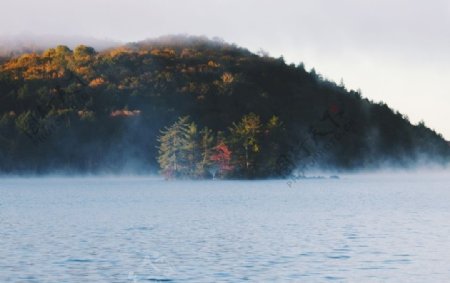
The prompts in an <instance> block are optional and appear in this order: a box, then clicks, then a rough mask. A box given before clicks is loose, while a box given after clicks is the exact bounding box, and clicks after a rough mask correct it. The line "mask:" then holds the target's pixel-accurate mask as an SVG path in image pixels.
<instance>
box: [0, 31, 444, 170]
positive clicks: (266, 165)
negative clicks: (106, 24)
mask: <svg viewBox="0 0 450 283" xmlns="http://www.w3.org/2000/svg"><path fill="white" fill-rule="evenodd" d="M449 160H450V147H449V144H448V143H447V141H445V139H443V137H442V136H441V135H439V134H438V133H436V132H435V131H433V130H431V129H429V128H427V127H426V126H425V125H424V124H423V123H420V124H418V125H412V124H411V123H410V122H409V121H408V119H407V117H406V116H404V115H402V114H400V113H398V112H396V111H394V110H392V109H390V108H389V107H388V106H387V105H386V104H384V103H374V102H371V101H370V100H368V99H366V98H363V97H362V95H361V92H360V91H354V90H348V89H346V87H345V86H344V85H343V84H339V85H338V84H336V83H334V82H330V81H328V80H326V79H324V78H322V77H321V76H320V75H319V74H318V73H317V72H316V71H315V70H311V71H310V72H308V71H306V70H305V68H304V66H303V64H299V65H293V64H291V65H288V64H286V63H285V62H284V60H283V59H282V58H271V57H268V56H259V55H256V54H252V53H251V52H249V51H248V50H246V49H243V48H239V47H237V46H235V45H231V44H227V43H225V42H222V41H219V40H209V39H206V38H203V37H164V38H160V39H157V40H148V41H143V42H138V43H132V44H128V45H124V46H121V47H118V48H113V49H109V50H106V51H102V52H98V51H96V50H95V49H93V48H91V47H88V46H83V45H82V46H78V47H76V48H74V49H73V50H72V49H70V48H68V47H66V46H57V47H55V48H50V49H47V50H45V51H44V52H42V53H29V54H24V55H21V56H19V57H15V58H12V59H8V60H7V61H6V62H4V63H3V64H2V65H1V66H0V171H1V172H2V173H48V172H54V171H58V170H59V171H70V172H77V173H86V172H89V173H96V172H133V173H148V172H154V173H156V172H161V173H163V174H164V175H166V176H168V177H170V176H174V177H183V178H184V177H185V178H210V177H212V176H213V175H214V176H216V177H223V178H226V177H230V178H263V177H279V176H287V175H289V174H291V173H292V172H294V171H295V170H297V171H300V172H303V170H306V169H308V168H312V167H320V168H337V169H340V170H351V169H357V168H377V167H379V166H383V165H386V164H389V165H393V166H400V167H404V166H410V165H412V164H415V163H417V162H419V161H420V162H423V161H430V162H434V163H439V164H445V163H448V161H449Z"/></svg>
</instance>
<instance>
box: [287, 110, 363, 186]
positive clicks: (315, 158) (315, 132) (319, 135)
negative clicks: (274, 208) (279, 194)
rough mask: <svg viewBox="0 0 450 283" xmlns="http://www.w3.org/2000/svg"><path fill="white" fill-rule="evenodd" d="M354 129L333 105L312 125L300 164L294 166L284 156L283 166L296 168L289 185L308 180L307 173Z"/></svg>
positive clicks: (302, 148)
mask: <svg viewBox="0 0 450 283" xmlns="http://www.w3.org/2000/svg"><path fill="white" fill-rule="evenodd" d="M353 128H354V125H353V122H352V121H351V120H350V119H349V118H348V117H346V115H345V112H344V111H343V110H342V109H340V108H339V107H338V106H337V105H335V104H333V105H331V106H330V107H329V108H328V109H327V110H326V111H325V112H324V114H323V117H322V119H321V120H320V121H318V123H316V124H315V125H312V126H311V127H310V128H309V130H308V132H307V134H305V138H303V139H302V140H301V142H300V146H299V154H298V157H299V158H300V160H301V163H300V164H294V161H292V160H290V159H289V158H288V157H286V156H282V162H284V164H283V166H288V167H295V168H296V169H295V171H294V172H292V174H291V175H290V176H289V178H288V181H287V185H288V186H289V187H292V185H293V184H295V183H296V182H297V181H298V180H300V179H304V178H306V176H305V171H306V170H307V169H308V168H311V167H313V166H315V165H318V164H319V163H320V160H321V159H323V158H324V157H325V156H326V155H327V154H328V153H329V152H330V150H331V149H333V148H336V147H337V145H338V143H339V142H341V141H342V139H343V137H344V136H346V135H347V134H349V133H350V132H351V130H352V129H353Z"/></svg>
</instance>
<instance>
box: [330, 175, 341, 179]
mask: <svg viewBox="0 0 450 283" xmlns="http://www.w3.org/2000/svg"><path fill="white" fill-rule="evenodd" d="M330 179H339V176H337V175H332V176H330Z"/></svg>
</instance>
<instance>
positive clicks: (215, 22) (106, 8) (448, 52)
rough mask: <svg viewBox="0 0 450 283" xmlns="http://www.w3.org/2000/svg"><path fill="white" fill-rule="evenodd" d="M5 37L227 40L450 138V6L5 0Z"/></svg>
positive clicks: (307, 0)
mask: <svg viewBox="0 0 450 283" xmlns="http://www.w3.org/2000/svg"><path fill="white" fill-rule="evenodd" d="M0 11H2V16H1V17H0V35H17V34H24V35H26V34H30V33H31V34H34V35H49V34H51V35H64V36H75V35H76V36H91V37H96V38H99V39H105V38H106V39H113V40H119V41H124V42H126V41H138V40H142V39H145V38H151V37H157V36H160V35H166V34H180V33H187V34H192V35H207V36H210V37H212V36H218V37H221V38H223V39H224V40H226V41H229V42H233V43H236V44H238V45H240V46H243V47H247V48H249V49H250V50H252V51H257V50H259V49H260V48H263V49H264V50H266V51H268V52H269V53H270V54H271V55H273V56H276V57H278V56H281V55H283V56H284V58H285V59H286V61H287V62H293V63H298V62H300V61H303V62H305V64H306V67H307V68H311V67H314V68H315V69H316V70H317V71H318V72H319V73H321V74H322V75H324V76H325V77H327V78H330V79H332V80H335V81H337V82H339V81H340V79H341V78H343V79H344V82H345V84H346V85H347V87H348V88H353V89H357V88H360V89H361V90H362V92H363V95H364V96H366V97H368V98H370V99H372V100H374V101H384V102H386V103H387V104H389V105H390V106H391V107H393V108H394V109H396V110H399V111H400V112H402V113H404V114H406V115H408V116H409V118H410V120H411V121H412V122H413V123H417V122H418V121H420V120H422V119H423V120H424V121H425V122H426V124H427V125H428V126H429V127H431V128H433V129H435V130H437V131H438V132H440V133H442V134H443V135H444V136H445V137H446V138H447V139H450V111H449V109H448V108H449V107H450V1H449V0H427V1H423V0H420V1H419V0H409V1H406V0H340V1H339V0H297V1H294V0H292V1H290V0H277V1H268V0H228V1H224V0H190V1H187V0H64V1H61V0H29V1H27V0H1V2H0Z"/></svg>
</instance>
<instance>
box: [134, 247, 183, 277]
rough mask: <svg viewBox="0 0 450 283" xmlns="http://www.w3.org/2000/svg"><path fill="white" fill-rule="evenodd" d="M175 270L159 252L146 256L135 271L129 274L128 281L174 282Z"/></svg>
mask: <svg viewBox="0 0 450 283" xmlns="http://www.w3.org/2000/svg"><path fill="white" fill-rule="evenodd" d="M174 275H175V268H174V266H173V265H172V264H171V263H170V261H168V260H167V258H166V257H164V256H163V255H161V254H160V253H158V252H155V253H152V254H150V255H146V256H145V257H144V258H143V260H142V261H141V263H140V264H139V266H137V267H136V268H135V270H133V271H130V272H129V273H128V280H129V281H130V282H133V283H137V282H149V281H153V282H165V281H172V278H173V277H174Z"/></svg>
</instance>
